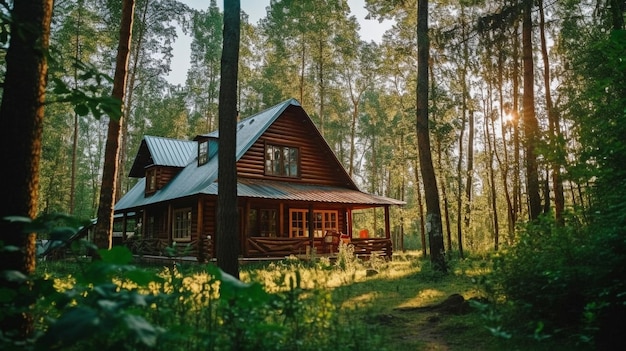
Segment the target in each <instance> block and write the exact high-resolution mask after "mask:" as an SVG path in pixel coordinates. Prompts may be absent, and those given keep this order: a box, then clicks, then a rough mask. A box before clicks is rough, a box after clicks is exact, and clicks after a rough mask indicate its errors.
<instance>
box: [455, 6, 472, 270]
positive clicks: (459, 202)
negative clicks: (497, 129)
mask: <svg viewBox="0 0 626 351" xmlns="http://www.w3.org/2000/svg"><path fill="white" fill-rule="evenodd" d="M461 19H462V24H461V35H462V38H463V63H464V64H463V65H462V67H461V77H460V78H461V101H462V102H461V111H462V112H461V113H462V117H461V130H460V132H459V160H458V162H457V166H456V173H457V188H458V194H457V199H456V208H457V213H456V235H457V241H458V242H459V257H460V258H463V224H462V223H463V135H464V134H465V127H466V124H467V106H468V99H469V89H468V88H467V67H469V44H468V40H467V32H466V31H467V27H466V26H467V24H466V22H465V6H463V5H461Z"/></svg>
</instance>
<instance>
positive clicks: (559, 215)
mask: <svg viewBox="0 0 626 351" xmlns="http://www.w3.org/2000/svg"><path fill="white" fill-rule="evenodd" d="M539 30H540V33H541V56H542V57H543V84H544V89H545V91H546V108H547V109H548V124H549V128H550V146H551V147H552V154H553V155H554V156H553V157H552V158H551V166H552V191H553V192H554V216H555V219H556V222H557V223H559V224H561V225H563V224H564V218H563V211H564V210H565V196H564V195H563V177H561V162H560V161H561V159H560V156H559V155H561V152H560V148H561V140H562V135H561V123H560V118H559V115H558V114H557V111H556V109H555V108H554V105H553V103H552V93H551V88H550V59H549V58H548V48H547V45H546V30H545V15H544V13H543V0H539ZM546 201H548V199H546Z"/></svg>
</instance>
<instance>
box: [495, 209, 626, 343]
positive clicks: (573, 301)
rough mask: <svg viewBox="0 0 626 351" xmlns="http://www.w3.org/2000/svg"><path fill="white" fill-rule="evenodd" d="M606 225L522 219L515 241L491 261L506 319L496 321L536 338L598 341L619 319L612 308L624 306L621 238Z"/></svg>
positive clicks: (625, 302) (623, 252)
mask: <svg viewBox="0 0 626 351" xmlns="http://www.w3.org/2000/svg"><path fill="white" fill-rule="evenodd" d="M611 229H612V228H611ZM611 229H609V230H606V229H605V230H602V229H599V228H597V227H595V226H590V227H581V228H578V227H574V226H565V227H564V226H559V225H556V224H555V223H554V221H553V220H548V219H545V218H543V219H542V220H541V221H539V222H537V223H533V224H527V225H526V227H525V228H524V229H523V231H522V233H521V234H520V238H519V241H518V242H517V244H516V245H515V246H513V247H511V248H510V249H509V250H507V251H506V252H501V253H500V254H498V256H496V259H495V261H494V275H493V277H492V279H493V281H494V282H495V283H496V284H497V287H499V288H500V289H501V290H500V293H501V294H502V295H501V296H502V297H504V298H505V299H506V301H507V302H508V308H507V311H506V312H505V314H506V315H507V316H506V318H507V320H508V322H503V324H499V325H497V327H502V326H504V325H506V324H507V323H511V324H510V327H511V328H514V329H515V330H516V331H517V332H518V333H523V334H526V335H528V336H529V337H532V338H534V339H536V340H539V341H540V340H543V339H545V338H547V337H549V336H551V335H556V336H559V337H569V338H571V339H573V341H575V342H579V343H581V344H584V343H590V342H592V341H594V342H596V343H597V342H603V340H604V337H605V336H603V337H600V335H602V334H604V333H606V331H607V330H613V329H615V327H614V326H613V325H614V324H616V323H617V324H618V325H620V324H619V322H618V321H617V320H616V318H620V317H617V315H616V312H615V311H623V310H624V306H626V284H625V283H624V280H623V277H624V276H625V275H624V273H625V272H624V264H626V259H625V257H626V256H625V255H624V254H625V253H626V250H625V248H626V242H625V239H624V235H623V232H622V233H619V232H612V231H611ZM620 313H621V312H620ZM611 337H614V336H611Z"/></svg>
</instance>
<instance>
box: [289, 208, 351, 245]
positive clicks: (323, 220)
mask: <svg viewBox="0 0 626 351" xmlns="http://www.w3.org/2000/svg"><path fill="white" fill-rule="evenodd" d="M294 214H298V216H297V217H296V218H294ZM333 217H334V218H333ZM327 230H333V231H339V211H337V210H313V237H314V238H322V237H324V233H325V232H326V231H327ZM308 236H309V210H306V209H300V208H290V209H289V237H290V238H303V237H308Z"/></svg>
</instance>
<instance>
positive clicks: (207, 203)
mask: <svg viewBox="0 0 626 351" xmlns="http://www.w3.org/2000/svg"><path fill="white" fill-rule="evenodd" d="M216 201H217V197H205V198H204V199H203V200H202V210H203V212H204V213H203V214H202V216H203V218H202V230H201V231H200V232H199V233H197V234H196V235H202V236H204V237H205V238H206V237H207V236H208V235H210V236H211V239H210V240H208V248H207V249H208V251H209V252H208V254H209V258H213V257H215V233H216V230H217V228H216V226H215V221H216V215H217V207H216Z"/></svg>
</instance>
